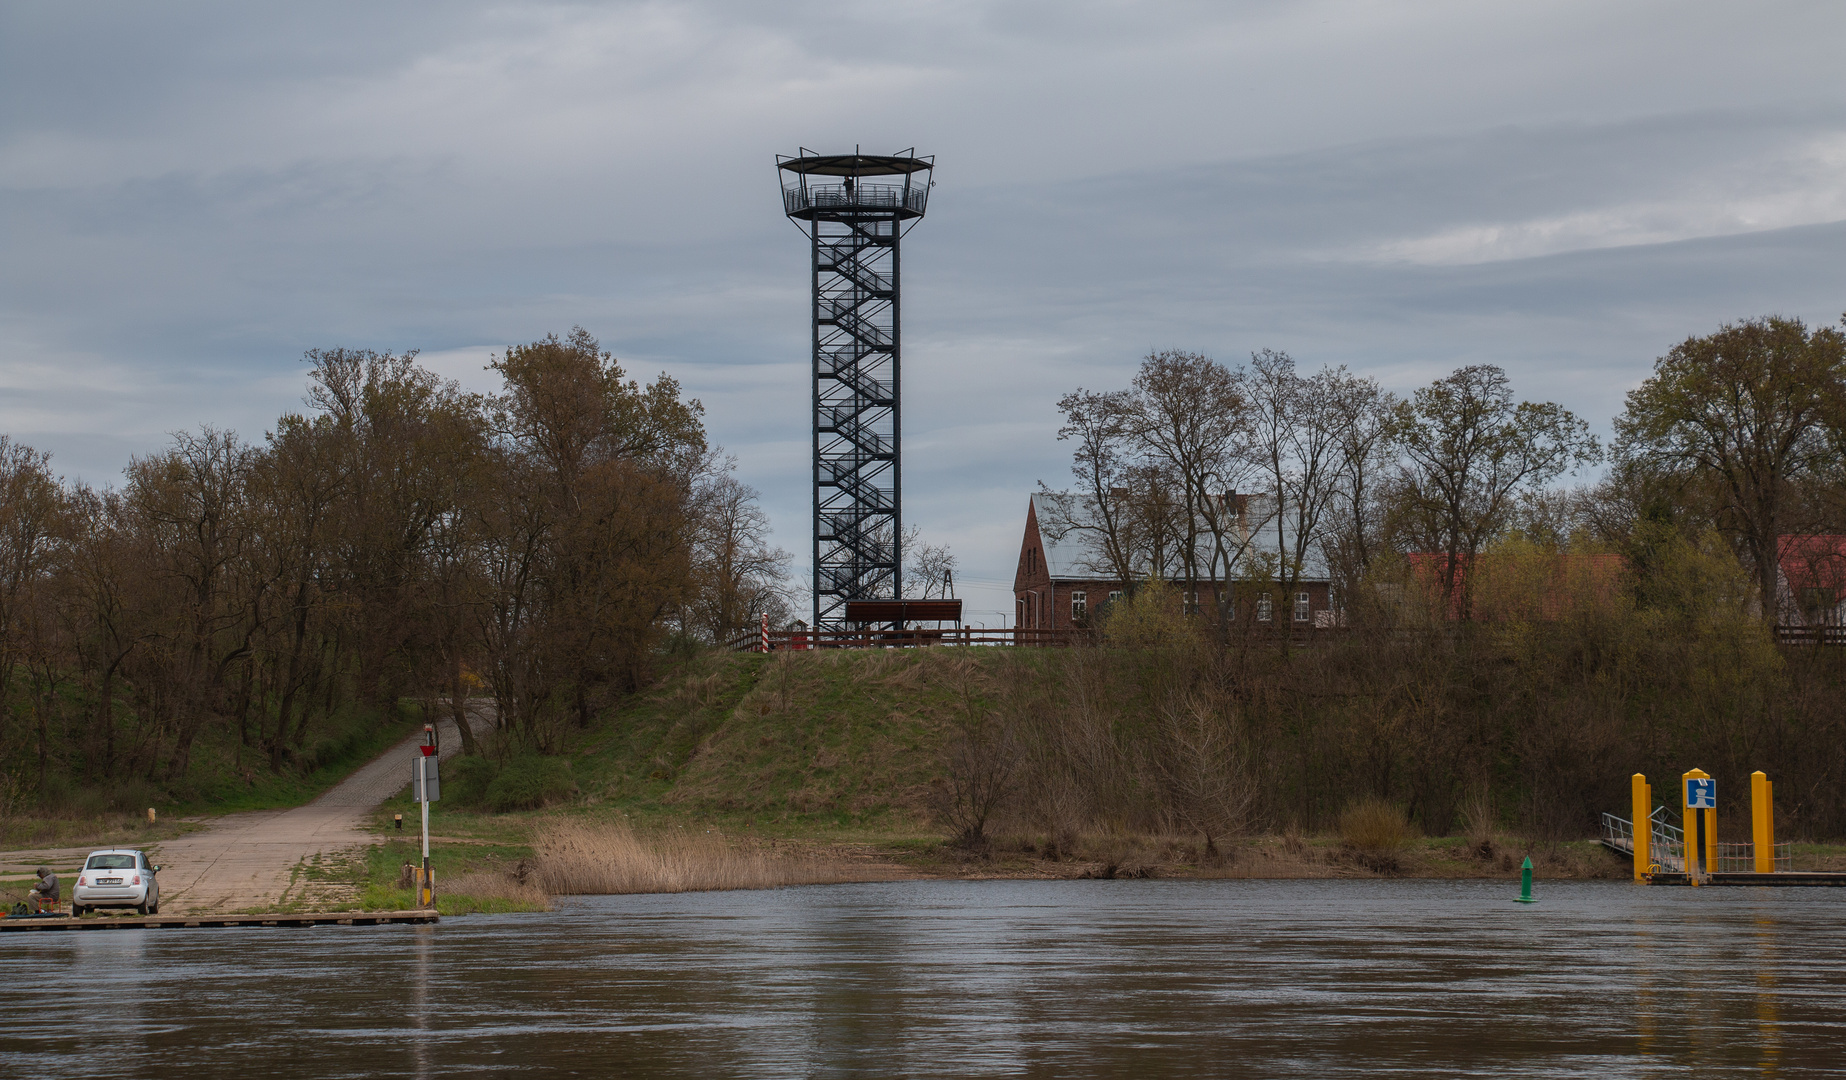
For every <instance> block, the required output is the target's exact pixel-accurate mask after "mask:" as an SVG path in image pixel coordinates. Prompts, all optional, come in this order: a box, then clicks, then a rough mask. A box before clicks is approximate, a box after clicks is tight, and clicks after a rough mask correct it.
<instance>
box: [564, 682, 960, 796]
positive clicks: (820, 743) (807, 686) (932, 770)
mask: <svg viewBox="0 0 1846 1080" xmlns="http://www.w3.org/2000/svg"><path fill="white" fill-rule="evenodd" d="M986 651H987V650H956V651H954V652H953V653H951V652H950V651H948V650H889V651H869V652H868V651H840V652H807V653H802V652H786V653H774V654H770V655H767V656H765V655H761V654H747V653H746V654H705V655H701V656H697V657H694V658H691V659H689V660H686V661H684V662H683V663H681V665H680V666H678V667H677V668H676V669H674V670H672V671H671V672H669V673H668V674H667V675H666V676H665V677H664V678H663V679H661V680H660V682H659V683H658V684H657V685H656V686H655V687H654V689H652V690H651V691H648V692H645V693H642V694H639V695H636V696H635V697H633V698H631V699H630V700H628V701H627V702H625V703H624V704H622V705H621V706H620V707H618V708H617V709H615V710H613V711H612V712H611V713H610V714H609V715H608V716H607V717H606V720H607V723H608V726H607V727H606V728H604V729H603V730H601V731H599V732H596V733H593V734H592V735H591V736H590V737H589V738H587V739H586V740H585V742H584V744H583V745H582V746H581V748H580V750H579V751H578V753H577V754H576V755H575V756H576V760H575V761H574V763H573V764H574V769H575V774H576V778H577V784H578V787H579V788H580V790H581V791H582V792H583V794H584V795H585V796H586V797H587V800H586V801H589V802H592V803H597V802H603V803H614V804H617V805H620V806H622V807H623V808H625V809H629V810H632V811H635V812H640V813H642V814H647V813H649V812H672V813H679V814H683V813H686V812H689V811H690V812H695V813H700V814H704V815H717V816H722V817H727V818H732V819H746V820H751V821H754V822H756V823H758V824H770V823H773V822H785V823H787V824H789V825H791V826H792V825H819V824H829V823H830V824H833V825H837V826H870V827H883V828H889V827H918V826H923V825H924V824H925V823H926V819H927V816H928V807H929V803H930V797H931V792H932V788H933V786H934V785H935V783H936V782H937V780H938V777H939V776H940V774H941V771H942V744H943V739H944V736H945V731H946V729H947V727H948V724H949V719H950V718H951V717H952V716H953V715H954V712H955V710H956V708H957V707H958V702H959V700H960V699H959V697H958V694H959V693H961V692H962V688H964V687H965V686H966V685H967V684H968V673H969V672H970V670H972V671H973V672H975V673H976V677H977V678H978V672H979V671H981V670H982V669H985V668H986V667H989V666H991V664H992V663H993V661H994V658H992V657H987V656H984V655H982V654H983V653H984V652H986Z"/></svg>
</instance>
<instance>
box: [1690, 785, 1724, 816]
mask: <svg viewBox="0 0 1846 1080" xmlns="http://www.w3.org/2000/svg"><path fill="white" fill-rule="evenodd" d="M1717 808H1718V782H1717V781H1716V780H1687V781H1686V809H1688V810H1716V809H1717Z"/></svg>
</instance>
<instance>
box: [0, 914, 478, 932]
mask: <svg viewBox="0 0 1846 1080" xmlns="http://www.w3.org/2000/svg"><path fill="white" fill-rule="evenodd" d="M440 921H441V920H440V919H439V918H438V917H437V915H436V913H435V912H434V911H314V912H300V913H296V914H291V915H148V916H135V917H132V918H120V917H113V918H112V917H102V918H89V919H74V918H71V917H69V916H64V917H61V918H54V919H48V918H37V917H32V916H26V917H23V918H22V917H11V918H0V933H24V932H27V931H33V930H162V929H167V928H191V927H200V928H203V927H233V926H276V927H281V926H386V925H390V924H395V923H433V922H440Z"/></svg>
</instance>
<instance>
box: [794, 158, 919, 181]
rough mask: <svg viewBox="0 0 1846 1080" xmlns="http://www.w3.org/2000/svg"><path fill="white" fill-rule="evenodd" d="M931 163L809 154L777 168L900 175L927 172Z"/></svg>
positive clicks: (808, 172)
mask: <svg viewBox="0 0 1846 1080" xmlns="http://www.w3.org/2000/svg"><path fill="white" fill-rule="evenodd" d="M934 165H935V160H934V159H933V158H919V157H891V156H885V155H880V154H808V155H805V156H803V157H792V158H785V159H783V160H782V161H779V162H777V163H776V167H777V168H778V169H785V170H787V171H788V172H794V173H804V174H806V175H808V176H902V175H904V174H906V173H919V172H928V171H929V170H930V169H931V168H932V167H933V166H934Z"/></svg>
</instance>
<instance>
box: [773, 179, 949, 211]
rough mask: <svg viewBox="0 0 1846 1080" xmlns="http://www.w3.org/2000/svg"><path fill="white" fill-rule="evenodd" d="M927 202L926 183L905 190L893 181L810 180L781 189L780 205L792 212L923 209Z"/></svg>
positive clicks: (927, 191)
mask: <svg viewBox="0 0 1846 1080" xmlns="http://www.w3.org/2000/svg"><path fill="white" fill-rule="evenodd" d="M928 203H929V188H928V187H912V188H910V189H909V190H908V191H906V190H905V189H904V188H902V187H899V186H897V185H894V184H857V185H854V187H853V188H852V189H850V190H848V189H847V187H846V185H844V184H809V185H807V187H806V188H801V187H788V188H783V189H782V206H783V209H784V210H785V212H787V213H790V214H793V213H796V212H798V211H802V210H859V209H864V210H907V211H909V212H911V213H914V214H921V213H923V210H924V207H926V206H927V205H928Z"/></svg>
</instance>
